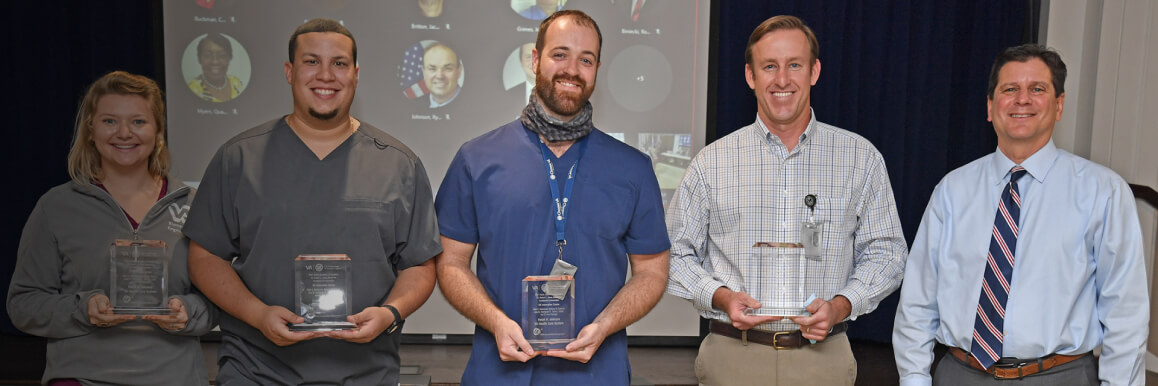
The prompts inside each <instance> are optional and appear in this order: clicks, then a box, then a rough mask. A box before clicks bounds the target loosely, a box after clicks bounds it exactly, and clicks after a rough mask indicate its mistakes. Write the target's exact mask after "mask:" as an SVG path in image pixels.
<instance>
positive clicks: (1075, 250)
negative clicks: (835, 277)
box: [893, 140, 1150, 385]
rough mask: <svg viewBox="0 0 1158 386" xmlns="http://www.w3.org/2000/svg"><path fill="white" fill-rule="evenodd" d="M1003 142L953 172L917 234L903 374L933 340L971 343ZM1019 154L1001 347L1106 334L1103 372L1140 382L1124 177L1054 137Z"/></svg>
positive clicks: (1053, 347)
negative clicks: (1015, 230) (1021, 172)
mask: <svg viewBox="0 0 1158 386" xmlns="http://www.w3.org/2000/svg"><path fill="white" fill-rule="evenodd" d="M1013 166H1014V163H1013V161H1011V160H1009V158H1007V157H1006V156H1005V155H1004V154H1003V153H1002V152H1001V151H1000V150H998V151H996V152H994V153H993V154H990V155H987V156H985V157H982V158H980V159H977V160H975V161H973V162H971V163H969V164H968V165H965V166H963V167H961V168H959V169H957V170H954V171H952V172H950V173H949V174H948V175H946V176H945V178H944V179H942V180H941V183H940V184H938V185H937V187H936V189H934V191H933V196H932V198H930V199H929V206H928V208H926V210H925V215H924V218H923V219H921V227H920V229H919V230H918V231H917V237H916V239H914V241H913V249H912V251H911V252H910V254H909V260H908V264H907V266H906V268H905V280H904V282H903V284H902V286H901V302H900V305H899V306H898V307H897V317H896V321H895V324H894V326H893V350H894V352H895V355H896V360H897V368H898V370H899V371H900V376H901V384H902V385H928V384H930V383H931V382H932V379H931V378H930V377H929V368H930V366H931V365H932V361H933V340H934V339H936V341H937V342H940V343H942V344H945V345H947V346H952V347H958V348H961V349H964V350H965V351H969V347H970V345H971V344H972V342H973V337H972V335H973V322H974V318H975V317H976V315H977V301H978V297H979V295H980V293H981V280H982V276H983V275H984V273H985V261H986V258H985V256H986V251H987V250H988V248H989V240H990V238H991V235H992V228H993V218H994V214H995V213H996V210H997V203H998V201H999V200H1000V196H1001V189H1002V186H1004V185H1005V184H1006V183H1008V181H1009V177H1010V173H1009V169H1010V168H1012V167H1013ZM1021 166H1023V167H1025V168H1026V169H1027V170H1028V171H1029V176H1028V177H1031V178H1022V179H1021V180H1019V181H1018V189H1019V190H1020V192H1021V220H1020V226H1021V229H1020V231H1021V233H1020V235H1019V236H1018V241H1017V250H1016V252H1014V255H1015V262H1014V265H1013V279H1012V282H1011V283H1010V291H1009V301H1008V303H1007V304H1006V311H1005V342H1004V353H1003V354H1002V356H1005V357H1017V358H1022V359H1030V358H1038V357H1043V356H1046V355H1050V354H1054V353H1056V354H1066V355H1073V354H1082V353H1086V352H1089V351H1091V350H1093V349H1094V348H1095V347H1098V346H1099V345H1102V356H1101V359H1100V361H1099V364H1098V366H1099V375H1098V376H1099V378H1100V379H1101V381H1102V384H1112V385H1127V384H1129V385H1141V384H1143V383H1144V382H1145V377H1144V374H1143V369H1144V367H1145V360H1144V356H1145V353H1146V336H1147V329H1148V327H1147V326H1148V324H1149V318H1150V312H1149V304H1150V303H1149V299H1148V295H1147V285H1146V274H1145V270H1144V267H1143V261H1142V231H1141V229H1140V227H1139V225H1138V213H1137V209H1136V208H1135V204H1134V196H1133V194H1131V193H1130V187H1129V185H1128V184H1127V183H1126V182H1125V181H1124V180H1122V178H1121V177H1119V176H1118V175H1117V174H1116V173H1114V172H1113V171H1112V170H1110V169H1108V168H1106V167H1104V166H1101V165H1098V164H1096V163H1093V162H1090V161H1088V160H1086V159H1083V158H1081V157H1078V156H1075V155H1073V154H1070V153H1068V152H1066V151H1064V150H1060V149H1058V148H1057V147H1055V146H1054V144H1053V141H1052V140H1051V141H1050V142H1049V143H1048V144H1046V145H1045V147H1043V148H1041V149H1040V150H1038V151H1037V152H1036V153H1034V154H1033V155H1032V156H1030V157H1029V158H1028V159H1026V160H1025V162H1024V163H1022V164H1021Z"/></svg>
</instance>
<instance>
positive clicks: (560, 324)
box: [521, 275, 575, 351]
mask: <svg viewBox="0 0 1158 386" xmlns="http://www.w3.org/2000/svg"><path fill="white" fill-rule="evenodd" d="M521 327H522V328H523V337H524V338H526V339H527V342H528V343H530V344H531V348H533V349H534V350H535V351H546V350H556V349H558V350H561V349H563V348H565V347H567V343H570V342H571V341H573V340H575V278H574V277H573V276H570V275H557V276H527V277H526V278H524V279H523V320H522V323H521Z"/></svg>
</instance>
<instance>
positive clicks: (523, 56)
mask: <svg viewBox="0 0 1158 386" xmlns="http://www.w3.org/2000/svg"><path fill="white" fill-rule="evenodd" d="M534 50H535V42H527V43H523V44H520V45H519V46H518V47H515V49H514V51H511V53H510V55H507V60H506V61H505V62H504V63H503V89H504V90H507V93H508V94H512V95H516V98H514V99H518V101H519V102H518V105H520V106H521V105H524V104H526V103H527V99H529V98H530V97H531V91H532V90H534V88H535V71H534V70H533V69H531V59H533V52H534Z"/></svg>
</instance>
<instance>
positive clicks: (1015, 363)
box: [990, 357, 1029, 380]
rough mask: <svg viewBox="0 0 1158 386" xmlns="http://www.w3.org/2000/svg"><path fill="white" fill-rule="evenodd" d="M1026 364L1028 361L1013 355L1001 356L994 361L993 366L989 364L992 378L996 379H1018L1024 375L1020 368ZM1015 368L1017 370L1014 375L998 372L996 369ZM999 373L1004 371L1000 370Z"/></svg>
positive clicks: (1008, 369) (1009, 369)
mask: <svg viewBox="0 0 1158 386" xmlns="http://www.w3.org/2000/svg"><path fill="white" fill-rule="evenodd" d="M1028 364H1029V362H1025V361H1022V360H1021V359H1017V358H1014V357H1002V358H1000V359H998V360H997V362H994V363H993V366H990V368H992V369H993V370H994V371H993V373H992V374H993V378H994V379H998V380H1001V379H1020V378H1022V377H1024V376H1025V375H1024V374H1023V373H1022V368H1023V367H1025V366H1026V365H1028ZM1015 369H1016V370H1017V374H1016V375H1013V374H1010V375H1005V374H998V373H999V371H997V370H1007V371H1012V370H1015ZM1001 373H1004V371H1002V372H1001Z"/></svg>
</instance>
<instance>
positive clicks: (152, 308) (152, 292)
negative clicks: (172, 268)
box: [109, 239, 171, 315]
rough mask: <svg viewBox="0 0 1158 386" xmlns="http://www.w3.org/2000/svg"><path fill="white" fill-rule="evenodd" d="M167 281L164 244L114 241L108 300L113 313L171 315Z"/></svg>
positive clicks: (166, 257)
mask: <svg viewBox="0 0 1158 386" xmlns="http://www.w3.org/2000/svg"><path fill="white" fill-rule="evenodd" d="M168 278H169V251H168V249H167V248H166V247H165V242H164V241H160V240H136V241H134V240H125V239H117V240H114V241H113V244H112V245H111V246H109V287H110V288H109V295H110V296H109V301H110V303H112V306H113V313H117V314H130V315H162V314H168V313H170V312H171V310H169V307H168V303H169V287H168Z"/></svg>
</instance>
